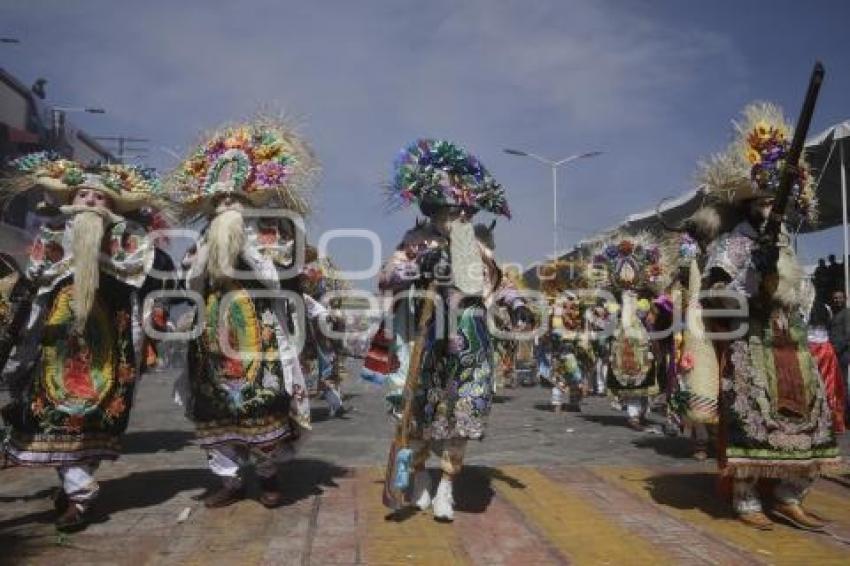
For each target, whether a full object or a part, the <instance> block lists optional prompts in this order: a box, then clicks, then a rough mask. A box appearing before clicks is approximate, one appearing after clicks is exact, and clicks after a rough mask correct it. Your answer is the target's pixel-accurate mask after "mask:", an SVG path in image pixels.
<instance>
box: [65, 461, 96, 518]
mask: <svg viewBox="0 0 850 566" xmlns="http://www.w3.org/2000/svg"><path fill="white" fill-rule="evenodd" d="M98 466H99V464H78V465H76V466H60V467H58V468H56V472H57V473H58V474H59V479H61V480H62V489H63V490H64V491H65V493H66V494H67V495H68V499H69V500H70V501H72V502H73V503H75V504H76V505H77V506H78V507H79V508H80V510H81V511H82V510H85V509H86V508H87V507H88V506H89V505H91V503H92V501H94V499H95V498H96V497H97V494H98V491H100V486H98V484H97V480H95V479H94V472H95V470H97V468H98Z"/></svg>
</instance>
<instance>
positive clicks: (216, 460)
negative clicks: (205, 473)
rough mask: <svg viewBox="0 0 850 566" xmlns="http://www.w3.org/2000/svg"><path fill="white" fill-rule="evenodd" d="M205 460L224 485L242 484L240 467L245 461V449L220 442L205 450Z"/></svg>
mask: <svg viewBox="0 0 850 566" xmlns="http://www.w3.org/2000/svg"><path fill="white" fill-rule="evenodd" d="M207 462H208V463H209V466H210V470H211V471H212V473H214V474H215V475H217V476H218V477H220V478H221V480H222V482H223V483H224V485H225V486H227V487H230V488H237V487H240V486H241V485H242V474H241V469H242V467H243V466H244V465H245V462H246V454H245V450H244V449H243V448H242V447H241V446H237V445H234V444H221V445H219V446H216V447H214V448H210V449H209V450H207Z"/></svg>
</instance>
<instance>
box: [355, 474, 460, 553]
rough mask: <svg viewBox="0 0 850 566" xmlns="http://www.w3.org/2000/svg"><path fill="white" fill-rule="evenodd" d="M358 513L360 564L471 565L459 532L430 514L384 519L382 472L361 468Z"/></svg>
mask: <svg viewBox="0 0 850 566" xmlns="http://www.w3.org/2000/svg"><path fill="white" fill-rule="evenodd" d="M356 474H357V511H358V523H359V531H360V532H359V533H358V534H359V538H360V541H361V545H362V546H361V554H362V556H361V561H362V562H364V563H366V564H369V565H370V566H371V565H373V564H393V565H396V564H435V565H439V566H447V565H449V564H459V565H463V564H470V563H471V562H470V560H469V556H468V555H467V553H466V551H465V550H464V547H463V543H462V541H461V540H460V538H459V536H458V533H457V529H456V528H455V527H454V526H453V525H452V524H446V523H438V522H436V521H435V520H434V518H433V516H432V515H431V513H430V512H422V511H418V510H417V511H416V512H415V513H413V514H411V515H409V516H406V517H405V518H404V519H402V520H400V521H388V520H386V519H385V517H386V516H387V514H388V513H389V510H388V509H387V508H386V507H384V505H383V503H382V502H381V493H382V492H383V482H384V470H383V468H360V469H358V470H357V472H356Z"/></svg>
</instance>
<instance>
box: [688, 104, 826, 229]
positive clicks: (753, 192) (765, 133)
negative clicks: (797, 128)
mask: <svg viewBox="0 0 850 566" xmlns="http://www.w3.org/2000/svg"><path fill="white" fill-rule="evenodd" d="M733 128H734V141H733V142H732V143H731V144H730V145H729V146H728V147H727V148H726V151H724V152H723V153H720V154H716V155H713V156H711V158H710V159H709V160H708V161H706V162H703V163H700V167H699V171H698V173H697V180H698V182H699V183H700V184H701V185H702V186H703V187H704V188H705V189H706V191H707V192H708V194H709V195H711V196H713V197H715V198H718V199H725V200H731V201H732V202H741V201H745V200H748V199H753V198H765V197H768V198H769V197H773V196H775V195H776V191H777V190H778V189H779V181H780V178H781V176H782V170H783V168H784V167H785V159H786V157H787V154H788V150H789V149H790V147H791V137H792V135H793V128H792V126H791V124H790V123H789V122H788V121H787V120H786V119H785V116H784V114H783V112H782V109H781V108H779V107H778V106H776V105H775V104H771V103H769V102H755V103H752V104H748V105H747V106H746V107H745V108H744V110H743V111H742V112H741V116H740V118H739V119H738V120H736V121H733ZM791 203H792V206H793V207H794V209H795V211H796V213H797V214H798V215H799V216H801V217H803V218H805V219H806V220H807V221H808V222H809V223H815V222H816V221H817V198H816V195H815V186H814V181H813V179H812V175H811V171H810V169H809V166H808V164H807V163H806V161H805V159H803V157H802V156H801V158H800V162H799V163H798V165H797V171H796V178H795V179H794V184H793V187H792V191H791Z"/></svg>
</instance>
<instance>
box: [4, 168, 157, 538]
mask: <svg viewBox="0 0 850 566" xmlns="http://www.w3.org/2000/svg"><path fill="white" fill-rule="evenodd" d="M13 166H14V167H15V168H16V169H17V172H16V173H15V174H13V176H12V177H11V178H9V179H7V180H6V184H5V185H4V191H5V192H6V193H7V194H9V193H17V192H20V191H28V190H35V189H42V190H44V191H45V194H46V198H48V199H50V205H49V206H45V207H43V209H44V210H56V211H57V212H59V216H58V217H56V218H53V219H51V221H50V222H49V223H48V224H46V225H45V226H44V227H43V228H42V229H41V231H40V233H39V234H38V236H37V237H36V239H35V242H34V244H33V246H32V251H31V256H30V263H29V266H28V267H27V269H26V272H25V276H26V278H27V279H28V280H29V285H30V287H31V288H32V290H33V294H32V298H31V300H32V303H31V305H29V306H30V313H29V317H28V319H26V320H25V322H24V324H23V325H22V328H20V329H19V332H18V333H17V335H16V336H14V337H13V339H14V341H15V344H14V349H13V350H12V351H11V354H10V356H9V360H8V363H7V364H6V367H5V370H4V379H5V380H8V382H9V383H10V386H11V390H12V402H11V403H10V404H9V405H7V406H6V407H4V408H3V419H4V421H5V422H6V423H7V424H8V425H9V426H10V434H9V437H8V438H7V439H6V442H5V444H4V446H3V450H4V452H5V455H6V457H7V458H8V459H9V460H10V461H11V462H12V463H13V464H18V465H22V466H52V467H55V468H56V470H57V472H58V474H59V478H60V480H61V482H62V488H61V490H60V492H59V494H58V496H57V498H56V506H57V511H58V512H59V517H58V519H57V521H56V525H57V527H58V528H59V529H62V530H74V529H77V528H81V527H83V526H84V525H85V524H86V523H87V521H88V517H89V515H90V513H88V511H89V509H90V506H91V504H92V502H93V501H94V499H95V496H96V495H97V492H98V485H97V482H96V481H95V478H94V472H95V470H96V469H97V468H98V466H99V464H100V462H101V461H102V460H114V459H116V458H117V457H118V456H119V454H120V443H119V440H120V436H121V434H122V433H123V432H124V430H125V429H126V427H127V421H128V419H129V416H130V407H131V404H132V399H133V389H134V387H135V384H136V381H137V379H138V377H139V373H140V371H139V370H140V364H141V363H142V359H141V358H142V356H141V345H142V320H141V317H142V315H141V312H142V310H141V309H142V301H143V299H144V297H143V296H142V293H141V289H142V287H143V285H144V284H145V281H146V279H147V278H148V277H147V274H148V272H149V270H150V268H151V265H152V263H153V259H154V248H153V244H152V242H151V241H150V239H149V238H148V235H147V233H146V231H145V229H144V227H143V226H140V225H138V224H135V223H133V222H130V221H128V220H127V219H126V218H125V215H129V214H131V213H133V212H134V211H137V210H138V209H140V208H142V207H148V206H152V205H154V206H157V205H158V204H159V199H158V196H157V194H158V191H159V186H158V184H157V183H156V182H155V181H154V180H152V179H151V178H148V177H145V176H144V175H143V174H142V173H141V172H140V171H139V170H136V169H134V168H130V167H124V166H120V165H107V166H101V167H91V168H87V167H83V166H81V165H79V164H77V163H75V162H73V161H68V160H62V159H53V158H51V157H50V156H48V155H47V154H44V153H41V154H33V155H29V156H25V157H22V158H19V159H17V160H16V161H15V162H13ZM57 207H58V209H57Z"/></svg>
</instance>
